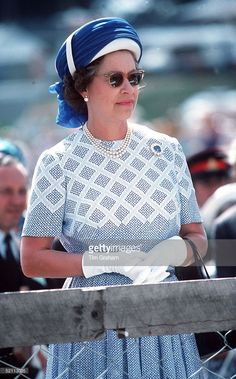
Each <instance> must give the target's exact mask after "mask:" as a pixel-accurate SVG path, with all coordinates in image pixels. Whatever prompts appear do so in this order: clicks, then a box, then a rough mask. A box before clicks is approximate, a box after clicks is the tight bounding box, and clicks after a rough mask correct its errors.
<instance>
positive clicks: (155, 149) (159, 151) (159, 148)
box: [150, 143, 161, 156]
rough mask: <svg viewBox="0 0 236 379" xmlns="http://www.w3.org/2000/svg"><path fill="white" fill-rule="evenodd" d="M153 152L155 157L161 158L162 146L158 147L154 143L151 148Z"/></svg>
mask: <svg viewBox="0 0 236 379" xmlns="http://www.w3.org/2000/svg"><path fill="white" fill-rule="evenodd" d="M150 149H151V151H152V152H153V154H154V155H156V156H159V155H160V154H161V146H160V145H158V144H157V143H153V144H152V145H151V146H150Z"/></svg>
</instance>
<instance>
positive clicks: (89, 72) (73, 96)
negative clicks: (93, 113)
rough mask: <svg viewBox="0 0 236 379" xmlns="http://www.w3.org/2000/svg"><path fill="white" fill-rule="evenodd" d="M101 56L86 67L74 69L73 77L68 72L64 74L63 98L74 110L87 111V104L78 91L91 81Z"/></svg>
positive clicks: (83, 89)
mask: <svg viewBox="0 0 236 379" xmlns="http://www.w3.org/2000/svg"><path fill="white" fill-rule="evenodd" d="M102 58H103V57H101V58H98V59H97V60H96V61H94V62H92V63H91V64H90V65H88V66H87V67H84V68H81V69H79V70H76V72H75V73H74V75H73V78H72V76H71V75H70V74H68V75H65V76H64V99H65V101H66V102H67V103H68V104H69V105H70V106H71V107H72V108H73V109H74V110H75V111H76V112H79V113H85V114H87V112H88V110H87V104H86V103H85V101H84V99H83V96H81V94H80V93H81V92H82V91H85V90H86V89H87V87H88V85H89V84H90V83H91V82H92V80H93V78H94V75H95V73H96V71H97V68H98V66H99V63H100V62H101V60H102Z"/></svg>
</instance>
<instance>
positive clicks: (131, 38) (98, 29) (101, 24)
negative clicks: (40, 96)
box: [49, 17, 142, 128]
mask: <svg viewBox="0 0 236 379" xmlns="http://www.w3.org/2000/svg"><path fill="white" fill-rule="evenodd" d="M118 50H129V51H131V52H132V53H133V54H134V56H135V58H136V60H137V62H139V61H140V59H141V56H142V44H141V42H140V40H139V37H138V35H137V33H136V31H135V29H134V28H133V27H132V26H131V25H130V24H129V23H128V22H127V21H126V20H124V19H122V18H117V17H107V18H99V19H97V20H93V21H90V22H88V23H87V24H85V25H83V26H81V27H80V28H79V29H77V30H75V31H74V32H73V33H72V34H71V35H70V36H69V37H68V38H67V39H66V41H65V42H64V43H63V44H62V46H61V48H60V49H59V52H58V54H57V57H56V63H55V65H56V70H57V73H58V75H59V77H60V79H61V81H60V82H57V83H55V84H53V85H52V86H50V88H49V90H50V92H51V93H57V95H58V96H57V98H58V115H57V119H56V122H57V124H59V125H62V126H64V127H68V128H76V127H77V128H79V127H82V126H83V124H84V123H85V122H86V121H87V115H86V114H82V113H78V112H76V111H75V110H74V109H73V108H71V107H70V106H69V105H68V103H66V102H65V100H64V95H63V78H64V76H65V75H67V74H71V76H72V77H73V75H74V73H75V71H76V70H79V69H81V68H83V67H86V66H88V65H89V64H90V63H91V62H93V61H94V60H95V59H97V58H100V57H102V56H103V55H106V54H108V53H111V52H114V51H118Z"/></svg>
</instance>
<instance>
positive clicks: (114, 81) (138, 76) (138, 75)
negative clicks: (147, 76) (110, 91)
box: [103, 70, 144, 88]
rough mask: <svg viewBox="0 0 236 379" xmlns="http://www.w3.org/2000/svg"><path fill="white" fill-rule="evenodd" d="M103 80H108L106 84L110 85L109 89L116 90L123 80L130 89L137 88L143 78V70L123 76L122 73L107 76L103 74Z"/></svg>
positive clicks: (112, 73)
mask: <svg viewBox="0 0 236 379" xmlns="http://www.w3.org/2000/svg"><path fill="white" fill-rule="evenodd" d="M103 75H104V76H105V78H107V79H108V83H109V84H110V86H111V87H113V88H117V87H120V86H121V85H122V84H123V82H124V79H128V81H129V83H130V85H131V86H132V87H135V86H138V85H139V84H140V82H141V80H142V79H143V77H144V70H137V71H132V72H130V73H129V74H128V75H125V74H124V73H123V72H119V71H116V72H110V73H108V74H103Z"/></svg>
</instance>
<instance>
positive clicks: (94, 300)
mask: <svg viewBox="0 0 236 379" xmlns="http://www.w3.org/2000/svg"><path fill="white" fill-rule="evenodd" d="M102 311H103V305H102V291H99V290H96V291H93V290H90V291H86V290H81V289H70V290H50V291H30V292H21V293H7V294H0V347H10V346H30V345H35V344H47V343H50V342H53V341H54V342H55V341H58V342H71V341H78V340H87V339H96V338H98V337H100V335H102V333H103V331H104V328H103V315H102Z"/></svg>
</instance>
